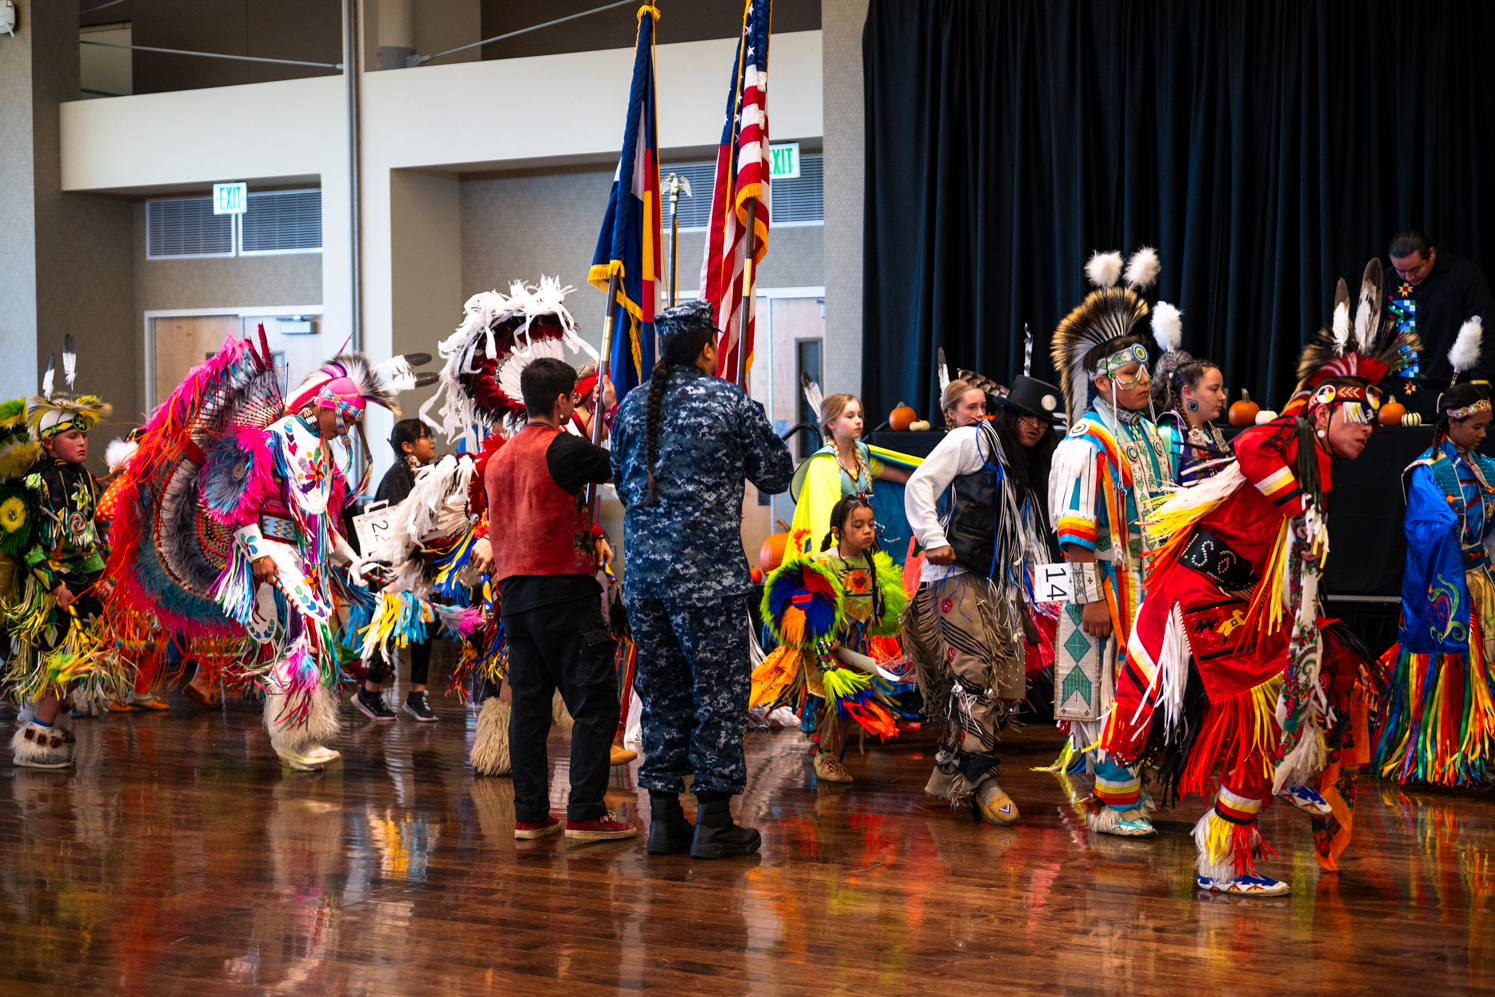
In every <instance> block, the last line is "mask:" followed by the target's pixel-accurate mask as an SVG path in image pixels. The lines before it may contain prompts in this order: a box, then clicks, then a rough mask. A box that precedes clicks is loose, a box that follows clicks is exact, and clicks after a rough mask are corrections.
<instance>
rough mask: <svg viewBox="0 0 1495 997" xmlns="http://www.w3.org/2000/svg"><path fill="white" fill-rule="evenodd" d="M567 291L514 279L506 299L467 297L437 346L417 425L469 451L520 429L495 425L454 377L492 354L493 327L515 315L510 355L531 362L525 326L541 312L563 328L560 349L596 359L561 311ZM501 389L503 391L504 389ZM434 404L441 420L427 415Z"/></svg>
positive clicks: (549, 282)
mask: <svg viewBox="0 0 1495 997" xmlns="http://www.w3.org/2000/svg"><path fill="white" fill-rule="evenodd" d="M571 290H572V288H571V287H569V286H567V287H562V286H561V282H560V279H559V278H558V277H541V278H540V283H539V284H538V285H535V284H525V283H524V282H523V281H515V282H514V283H513V284H511V285H510V286H509V293H508V294H507V295H504V294H500V293H499V292H498V291H496V290H495V291H480V292H478V293H477V294H474V295H473V296H472V297H470V298H468V299H467V302H466V304H464V305H463V306H462V310H463V313H464V315H463V319H462V324H461V325H460V326H458V327H457V330H456V331H455V332H454V333H452V334H451V335H450V336H448V337H447V338H446V339H444V340H442V342H441V343H440V344H438V345H437V347H436V350H437V352H438V353H439V354H440V355H441V357H442V359H443V360H444V361H445V363H444V365H443V366H442V369H441V372H440V374H439V375H438V379H437V384H438V386H437V388H436V393H435V394H433V395H432V396H431V397H430V398H428V399H426V401H425V403H424V404H422V405H421V407H420V418H421V421H422V422H424V423H425V424H426V425H428V426H430V427H431V428H432V429H434V430H438V431H440V432H442V433H445V434H446V437H447V439H448V440H449V441H453V442H455V441H456V440H458V439H464V440H466V441H467V444H468V449H469V450H471V451H473V452H476V451H477V450H478V449H479V448H480V447H481V446H482V443H483V440H484V438H485V437H486V436H487V435H488V433H489V432H491V431H492V430H494V429H495V428H497V429H501V430H503V431H504V432H505V433H506V434H511V433H512V432H514V431H517V430H518V429H519V428H520V427H519V426H517V425H515V426H503V427H495V426H494V425H493V419H492V417H491V416H490V415H488V414H487V413H486V412H484V411H483V410H481V409H479V408H478V405H477V401H476V399H474V398H473V397H472V396H470V395H469V394H468V393H467V391H466V390H465V389H464V388H463V387H462V384H461V382H459V381H458V380H457V378H458V375H460V374H464V373H472V372H473V371H474V369H475V368H474V367H473V362H474V361H475V360H476V359H478V357H479V353H478V351H479V350H482V354H481V355H482V356H487V357H493V356H496V355H497V352H498V345H497V341H496V339H495V337H494V335H493V326H494V325H495V324H496V323H498V322H499V321H500V320H503V319H508V318H512V317H514V316H516V315H523V316H524V323H523V325H522V326H520V328H519V329H518V330H516V334H515V340H516V344H517V345H516V349H515V352H517V353H519V354H520V355H521V356H523V357H525V358H526V361H528V360H533V359H535V358H536V354H535V353H534V352H533V351H534V349H536V348H537V347H539V346H540V343H536V342H533V341H531V340H530V339H529V337H528V330H529V326H530V323H531V322H533V321H534V319H535V318H537V317H538V316H540V315H543V314H554V315H555V316H556V319H557V321H559V323H560V325H561V330H562V333H561V338H560V340H559V341H558V342H559V343H561V344H563V345H564V348H565V350H569V351H570V352H571V353H576V352H578V351H580V352H585V353H586V354H587V355H588V356H590V357H591V358H592V359H593V360H594V361H597V360H599V359H600V358H599V357H598V354H597V351H596V350H594V349H593V348H592V346H591V344H589V343H588V342H587V341H586V340H584V339H582V338H581V337H580V336H579V335H577V333H576V320H575V319H573V318H572V317H571V313H570V312H569V311H567V310H566V306H565V304H564V301H565V298H566V295H567V293H569V292H570V291H571ZM549 342H557V341H554V340H552V341H549ZM554 352H555V354H556V355H558V356H560V357H562V358H564V355H565V354H564V351H562V350H560V349H559V348H558V347H557V348H555V350H554ZM544 355H552V353H551V350H550V348H547V352H546V353H545V354H544ZM517 377H518V371H517V370H516V371H515V378H516V381H515V388H516V390H515V391H514V392H513V393H512V397H514V398H518V397H519V394H518V391H517ZM505 390H508V389H507V386H506V388H505ZM438 401H439V402H441V408H440V409H438V410H437V414H438V415H440V416H441V419H440V421H438V420H436V419H433V418H431V416H430V415H429V413H430V411H431V408H432V406H433V405H435V404H436V403H437V402H438Z"/></svg>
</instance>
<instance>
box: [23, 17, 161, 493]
mask: <svg viewBox="0 0 1495 997" xmlns="http://www.w3.org/2000/svg"><path fill="white" fill-rule="evenodd" d="M64 8H65V5H59V4H32V5H29V6H28V5H25V4H23V5H21V9H20V16H21V19H22V23H23V24H24V25H26V27H27V28H29V29H30V32H31V38H30V42H31V44H30V45H29V46H28V47H27V48H26V49H25V50H17V49H15V48H12V47H10V46H9V43H11V42H14V41H15V40H14V39H5V41H6V43H7V47H6V48H5V49H4V50H3V51H4V54H5V55H6V57H7V58H6V59H5V60H4V62H6V63H10V62H11V61H12V59H13V58H15V57H16V56H21V57H22V58H20V59H16V60H15V61H16V62H24V63H26V65H27V68H28V69H29V81H23V80H21V79H17V80H15V81H14V82H16V83H22V82H24V83H25V85H24V86H21V87H18V88H17V89H10V88H8V87H7V88H4V89H3V91H0V92H4V93H6V94H7V96H9V97H11V101H9V103H12V104H15V105H20V104H26V105H29V112H30V113H29V120H28V121H21V120H20V119H16V120H15V121H13V124H24V125H25V126H26V128H27V130H29V132H30V135H29V142H27V141H24V140H23V141H18V142H17V143H16V144H17V145H19V146H20V148H21V149H22V150H24V152H22V155H25V154H26V153H28V152H29V156H30V161H31V162H30V166H31V170H30V173H31V176H30V184H29V185H26V186H21V187H18V188H11V187H10V186H9V185H7V197H6V200H7V201H10V200H12V199H14V200H17V201H20V202H21V205H22V206H23V210H24V209H25V208H29V209H30V212H31V215H32V218H31V225H29V226H28V225H25V224H22V225H20V226H19V231H18V232H16V233H14V234H15V235H19V236H20V237H21V238H22V239H25V240H29V241H30V243H31V246H32V250H31V254H32V255H31V261H30V262H31V265H30V266H29V267H26V266H24V263H25V260H24V259H22V260H21V261H20V262H22V263H23V266H22V267H21V268H19V269H20V274H19V276H20V277H21V280H22V281H23V282H26V283H20V284H18V285H17V286H16V287H15V288H14V289H13V290H14V291H15V292H18V293H19V294H20V295H21V296H22V297H24V296H25V295H27V294H28V293H29V294H30V295H31V296H32V300H31V302H30V303H29V305H28V303H26V302H24V301H13V302H12V305H13V306H14V305H20V308H19V314H20V315H21V316H23V317H25V316H27V315H28V314H29V315H31V316H34V325H32V326H31V328H30V329H25V328H14V329H6V336H5V345H6V347H7V359H9V358H10V357H11V356H14V357H16V358H17V359H19V358H23V357H25V358H28V359H30V360H31V362H27V363H24V364H19V363H18V364H16V365H15V366H16V367H17V368H18V369H19V371H20V372H23V373H21V376H20V377H17V378H15V381H16V383H15V387H17V388H19V389H22V390H19V391H17V392H16V394H21V393H31V392H35V391H36V389H37V386H38V384H39V382H40V376H41V368H42V367H43V366H44V365H45V364H46V358H47V356H48V354H55V355H56V364H57V366H58V375H57V381H56V385H57V387H58V389H60V390H61V389H63V381H62V377H61V363H62V349H63V343H64V337H65V336H66V335H67V334H68V333H72V334H73V335H74V337H75V340H76V348H77V351H78V368H77V375H78V377H77V382H76V385H75V390H76V391H77V392H78V393H86V394H99V395H102V396H103V397H104V399H105V400H106V401H108V402H109V403H111V404H112V405H113V406H114V415H113V416H112V417H111V418H110V419H109V420H107V421H106V423H105V425H104V426H103V428H102V430H101V432H100V435H101V436H105V437H106V438H107V437H108V436H113V435H117V433H118V432H121V431H122V430H121V429H120V428H119V427H120V426H121V425H123V424H126V423H130V422H133V421H135V417H136V414H137V413H138V411H139V407H140V406H139V398H140V394H141V387H142V371H141V369H140V368H139V365H138V363H139V350H138V348H137V343H136V341H135V337H132V336H131V335H130V309H131V299H132V282H131V277H130V265H129V245H130V221H129V219H130V205H129V201H128V200H126V199H124V198H120V197H110V196H107V195H99V194H79V193H64V192H63V190H62V161H61V147H60V138H59V124H58V106H59V105H60V104H61V103H62V102H63V101H69V100H77V99H78V96H79V93H78V75H79V52H78V49H79V46H78V24H77V9H76V8H73V9H72V10H67V9H64ZM13 138H19V136H18V135H16V134H14V133H12V132H11V129H10V128H7V129H6V134H5V135H4V136H3V139H4V140H3V141H0V146H8V145H10V144H11V142H10V140H11V139H13ZM14 165H16V166H18V167H23V164H22V163H21V162H20V161H17V162H16V163H15V164H14ZM12 248H15V247H12ZM22 255H23V256H24V254H22ZM7 256H9V254H7ZM6 262H9V260H8V259H7V260H6ZM6 278H7V281H6V282H7V283H8V282H9V278H10V271H9V270H8V269H7V272H6ZM7 310H8V309H7ZM0 321H3V322H4V324H6V325H9V324H10V322H9V321H5V320H3V319H0ZM13 333H14V334H13ZM28 333H29V334H28ZM12 345H13V346H14V350H15V352H14V354H10V352H9V351H10V348H11V347H12ZM33 351H34V352H33ZM28 375H29V376H28ZM21 382H29V383H21ZM102 455H103V447H102V446H100V447H97V448H96V453H95V455H94V456H93V457H92V458H91V459H90V461H89V465H90V467H91V468H92V469H93V470H95V471H102V470H103V460H102Z"/></svg>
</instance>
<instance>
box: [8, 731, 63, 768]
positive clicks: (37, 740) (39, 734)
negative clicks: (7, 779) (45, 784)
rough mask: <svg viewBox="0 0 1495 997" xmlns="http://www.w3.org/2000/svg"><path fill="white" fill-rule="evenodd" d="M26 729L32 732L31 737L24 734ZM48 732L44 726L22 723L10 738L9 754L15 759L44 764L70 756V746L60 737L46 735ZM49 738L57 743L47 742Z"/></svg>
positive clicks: (61, 760) (49, 732)
mask: <svg viewBox="0 0 1495 997" xmlns="http://www.w3.org/2000/svg"><path fill="white" fill-rule="evenodd" d="M28 730H30V731H32V732H33V736H32V737H29V738H28V737H27V736H26V732H27V731H28ZM53 730H57V728H55V727H54V728H53ZM57 733H58V734H60V733H61V731H57ZM50 734H51V731H46V730H45V729H44V728H41V727H39V726H37V725H33V724H31V723H29V722H28V723H24V724H22V725H21V727H20V729H19V730H17V731H16V732H15V734H14V735H13V736H12V737H11V739H10V751H11V754H12V755H14V756H15V758H16V760H17V761H27V762H34V763H37V764H44V765H50V764H54V763H56V762H65V761H67V760H69V759H70V758H72V757H73V752H72V748H71V746H69V745H68V744H67V743H66V742H63V741H62V740H61V738H60V737H56V738H52V737H49V736H48V735H50ZM50 740H55V741H56V742H57V743H56V744H55V745H51V744H49V743H48V741H50Z"/></svg>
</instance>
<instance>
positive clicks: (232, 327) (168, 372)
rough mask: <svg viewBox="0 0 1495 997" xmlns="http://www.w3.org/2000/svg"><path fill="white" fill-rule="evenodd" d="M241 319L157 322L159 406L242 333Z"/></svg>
mask: <svg viewBox="0 0 1495 997" xmlns="http://www.w3.org/2000/svg"><path fill="white" fill-rule="evenodd" d="M238 326H239V317H238V316H237V315H202V316H193V317H189V318H158V319H156V320H155V353H156V370H155V379H156V404H158V405H159V404H160V403H161V402H164V401H165V400H166V399H167V397H168V396H169V395H170V394H171V393H172V391H173V390H175V389H176V386H177V385H179V384H181V383H182V382H183V381H184V380H186V379H187V375H188V374H189V373H190V372H191V371H192V368H193V367H200V366H202V363H203V361H205V360H207V359H208V358H209V357H211V356H212V355H213V354H215V353H217V352H218V350H219V349H220V348H221V347H222V346H223V341H224V340H225V339H227V338H228V337H229V335H230V334H232V333H235V332H237V331H238Z"/></svg>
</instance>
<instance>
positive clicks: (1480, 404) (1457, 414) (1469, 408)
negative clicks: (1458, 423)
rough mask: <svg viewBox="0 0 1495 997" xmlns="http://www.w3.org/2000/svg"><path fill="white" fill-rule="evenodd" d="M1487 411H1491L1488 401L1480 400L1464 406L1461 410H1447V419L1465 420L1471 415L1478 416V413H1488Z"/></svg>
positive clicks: (1486, 399) (1485, 399)
mask: <svg viewBox="0 0 1495 997" xmlns="http://www.w3.org/2000/svg"><path fill="white" fill-rule="evenodd" d="M1489 411H1492V408H1491V405H1490V399H1488V398H1481V399H1480V400H1479V401H1477V402H1474V403H1473V404H1470V405H1465V406H1464V407H1463V408H1451V409H1449V410H1448V417H1449V418H1450V419H1467V418H1469V417H1470V416H1471V415H1476V414H1478V413H1480V412H1489Z"/></svg>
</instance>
